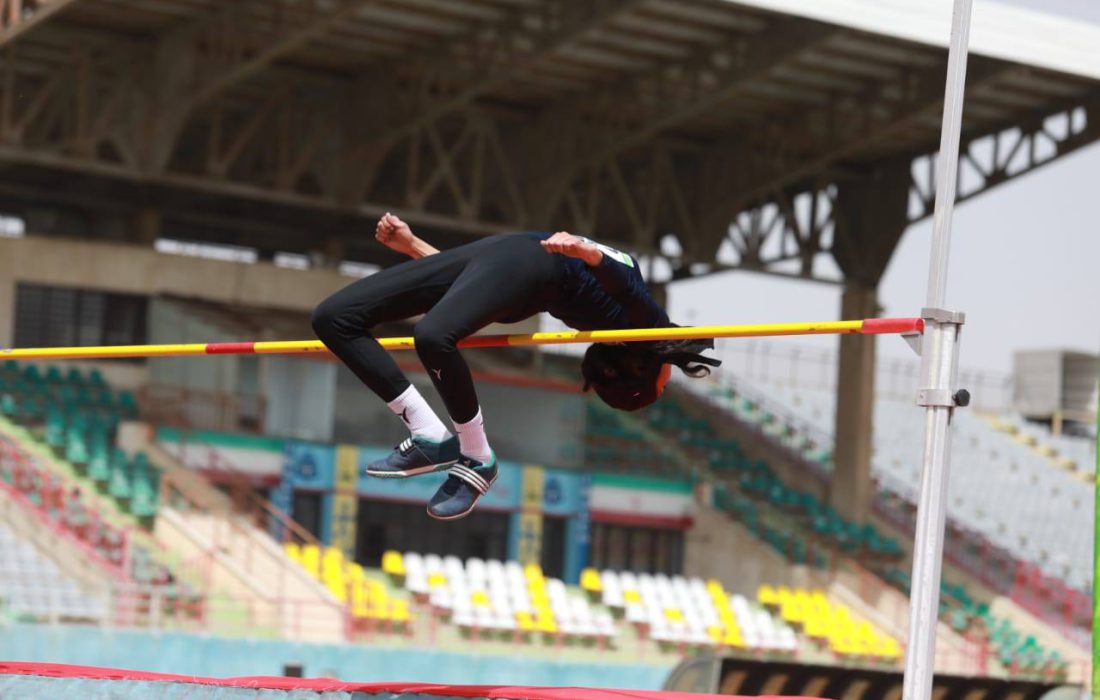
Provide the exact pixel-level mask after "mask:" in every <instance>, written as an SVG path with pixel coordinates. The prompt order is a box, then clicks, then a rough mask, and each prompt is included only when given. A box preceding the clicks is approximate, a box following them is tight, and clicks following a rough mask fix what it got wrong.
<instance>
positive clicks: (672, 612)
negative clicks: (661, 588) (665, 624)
mask: <svg viewBox="0 0 1100 700" xmlns="http://www.w3.org/2000/svg"><path fill="white" fill-rule="evenodd" d="M665 619H666V620H668V621H669V622H683V621H684V613H683V612H682V611H681V610H680V609H679V608H665Z"/></svg>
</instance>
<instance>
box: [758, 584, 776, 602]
mask: <svg viewBox="0 0 1100 700" xmlns="http://www.w3.org/2000/svg"><path fill="white" fill-rule="evenodd" d="M756 601H757V602H758V603H760V604H761V605H768V606H772V605H779V592H778V591H777V590H775V589H774V588H772V587H771V586H769V585H767V584H764V585H763V586H761V587H760V588H758V589H757V590H756Z"/></svg>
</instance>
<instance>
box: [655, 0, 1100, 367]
mask: <svg viewBox="0 0 1100 700" xmlns="http://www.w3.org/2000/svg"><path fill="white" fill-rule="evenodd" d="M1001 1H1002V2H1006V3H1009V4H1012V5H1018V6H1021V7H1028V8H1031V9H1035V10H1042V11H1046V12H1056V13H1059V14H1064V15H1066V16H1070V17H1076V18H1080V19H1085V20H1088V21H1092V22H1097V23H1100V0H1001ZM977 11H980V6H979V7H978V8H977V9H976V12H977ZM1098 181H1100V144H1096V145H1093V146H1092V147H1090V148H1087V149H1084V150H1082V151H1079V152H1077V153H1076V154H1074V155H1072V156H1069V157H1067V158H1064V159H1062V160H1060V161H1057V162H1055V163H1054V164H1052V165H1049V166H1046V167H1044V168H1042V169H1040V170H1038V171H1037V172H1035V173H1032V174H1030V175H1026V176H1024V177H1021V178H1020V179H1018V180H1015V181H1013V182H1010V183H1008V184H1006V185H1002V186H1000V187H999V188H997V189H996V190H994V191H992V192H990V193H989V194H986V195H983V196H980V197H978V198H977V199H975V200H972V201H970V202H968V203H966V204H963V205H960V206H959V207H958V208H957V209H956V210H955V221H954V229H953V231H954V237H953V241H952V246H951V271H950V277H949V280H948V287H947V305H948V306H949V307H950V308H952V309H958V310H961V311H965V312H966V313H967V324H966V327H965V329H964V331H963V345H962V356H961V357H962V365H964V366H966V367H971V368H978V367H983V368H987V369H991V370H999V371H1008V370H1010V369H1011V366H1012V353H1013V351H1014V350H1016V349H1030V348H1053V347H1067V348H1075V349H1081V350H1086V351H1089V352H1098V351H1100V217H1098V214H1100V203H1098V201H1097V199H1098V196H1097V195H1098V190H1097V187H1098V185H1097V183H1098ZM930 233H931V223H930V222H926V223H921V224H917V225H915V226H913V227H911V228H910V229H909V231H907V232H906V234H905V236H904V238H903V239H902V241H901V244H900V245H899V247H898V250H897V252H896V253H895V254H894V258H893V261H892V262H891V264H890V267H889V269H888V270H887V272H886V276H885V278H884V279H883V281H882V285H881V286H880V300H881V303H882V305H883V306H884V307H885V309H886V310H885V314H886V315H893V316H911V315H916V313H917V312H919V310H920V308H921V306H923V304H924V300H925V287H926V284H927V275H928V268H927V265H928V254H929V243H930V241H929V239H930ZM669 301H670V306H671V309H670V310H671V312H672V316H673V318H674V319H677V320H679V319H683V320H681V321H680V322H681V323H692V324H711V323H715V324H717V323H741V322H744V323H755V322H778V321H816V320H822V319H830V318H838V317H839V312H840V296H839V290H838V289H836V288H832V287H826V286H823V285H821V284H817V283H810V282H797V281H787V280H782V279H776V278H771V277H767V276H764V275H754V274H751V273H737V272H734V273H727V274H723V275H715V276H712V277H708V278H704V279H701V280H692V281H686V282H681V283H677V284H676V285H674V286H673V287H672V289H671V290H670V294H669ZM780 342H797V343H799V344H816V345H819V346H821V345H834V346H835V342H836V341H835V339H826V338H800V339H796V340H790V341H787V340H783V341H780ZM879 347H880V352H881V353H883V354H884V355H898V356H905V355H907V354H908V351H907V349H906V348H905V347H904V345H903V343H902V341H901V340H899V339H896V338H886V339H884V341H883V342H882V343H881V344H880V345H879Z"/></svg>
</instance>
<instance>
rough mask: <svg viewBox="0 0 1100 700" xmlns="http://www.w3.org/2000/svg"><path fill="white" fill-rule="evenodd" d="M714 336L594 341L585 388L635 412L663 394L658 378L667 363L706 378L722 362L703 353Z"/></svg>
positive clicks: (587, 359)
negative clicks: (625, 341) (711, 369)
mask: <svg viewBox="0 0 1100 700" xmlns="http://www.w3.org/2000/svg"><path fill="white" fill-rule="evenodd" d="M713 347H714V339H712V338H701V339H695V340H658V341H653V342H644V343H621V344H609V343H594V344H593V345H591V346H589V348H588V350H587V351H586V352H585V353H584V360H583V361H582V362H581V374H582V375H583V376H584V390H585V391H588V390H589V389H593V390H595V392H596V394H597V395H598V396H599V397H600V398H601V399H603V401H604V403H606V404H607V405H608V406H611V407H613V408H617V409H620V410H623V411H636V410H638V409H639V408H643V407H645V406H648V405H649V404H651V403H653V402H654V401H656V400H657V397H658V396H660V388H659V387H658V379H659V378H660V376H661V370H662V368H663V367H664V365H665V364H672V365H676V366H677V367H679V368H680V370H681V371H682V372H683V373H684V374H686V375H688V376H689V377H705V376H707V375H709V374H710V368H711V367H718V366H719V365H721V364H722V363H721V361H719V360H715V359H714V358H711V357H705V356H704V355H702V354H701V353H702V352H703V351H704V350H709V349H712V348H713Z"/></svg>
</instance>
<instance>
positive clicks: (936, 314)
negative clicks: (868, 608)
mask: <svg viewBox="0 0 1100 700" xmlns="http://www.w3.org/2000/svg"><path fill="white" fill-rule="evenodd" d="M972 2H973V0H955V10H954V17H953V18H952V22H951V43H950V46H949V49H948V57H947V89H946V92H945V97H944V109H943V133H942V134H941V137H940V152H939V156H938V157H939V161H938V163H937V169H936V212H935V218H934V219H933V224H932V256H931V258H930V260H929V269H928V297H927V306H926V307H925V308H924V309H923V310H922V311H921V316H922V317H923V318H924V323H925V330H924V337H923V339H922V342H921V377H922V388H921V389H920V390H919V391H918V394H917V403H918V404H919V405H921V406H924V407H925V427H924V431H925V432H924V459H923V464H922V469H921V486H920V501H919V502H918V504H917V531H916V540H915V543H914V550H913V576H912V590H911V592H910V602H909V646H908V649H907V653H906V656H905V681H904V688H903V692H902V698H903V700H930V698H931V697H932V682H933V668H934V664H935V658H936V625H937V623H938V621H939V598H940V573H941V571H940V569H941V565H942V561H943V537H944V514H945V511H946V507H947V470H948V465H949V462H950V455H951V415H952V413H953V411H954V410H955V407H956V406H957V405H966V403H967V402H968V401H967V399H968V396H967V395H966V394H964V393H963V392H959V393H958V394H956V390H955V380H956V376H957V373H958V372H957V370H958V356H959V331H960V329H961V327H962V323H963V320H964V319H963V315H962V314H961V313H956V312H951V311H947V310H946V309H945V308H944V297H945V293H946V291H947V258H948V253H949V252H950V244H951V218H952V213H953V211H954V209H955V193H956V186H957V180H958V169H959V139H960V136H961V133H962V109H963V94H964V88H965V85H966V58H967V49H968V46H969V42H970V12H971V7H972Z"/></svg>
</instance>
